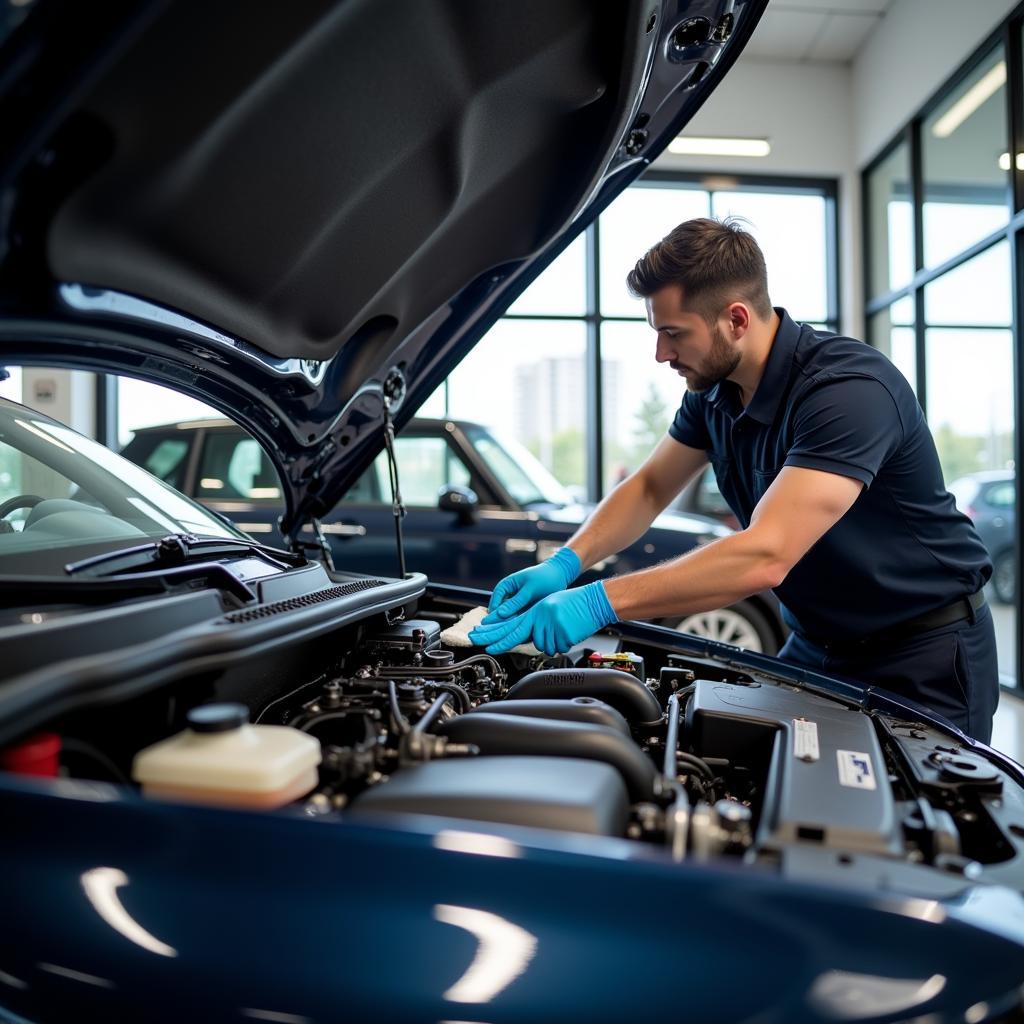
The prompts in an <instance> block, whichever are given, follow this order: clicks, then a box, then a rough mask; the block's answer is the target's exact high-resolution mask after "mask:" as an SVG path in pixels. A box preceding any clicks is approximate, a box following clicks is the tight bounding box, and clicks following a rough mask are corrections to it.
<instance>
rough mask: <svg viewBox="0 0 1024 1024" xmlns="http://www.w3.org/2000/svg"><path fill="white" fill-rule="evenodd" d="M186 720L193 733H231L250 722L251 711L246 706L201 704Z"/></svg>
mask: <svg viewBox="0 0 1024 1024" xmlns="http://www.w3.org/2000/svg"><path fill="white" fill-rule="evenodd" d="M185 718H186V721H187V722H188V726H189V728H190V729H191V730H192V731H193V732H230V731H231V730H232V729H240V728H241V727H242V726H243V725H245V724H246V723H247V722H248V721H249V709H248V708H247V707H246V706H245V705H244V704H226V703H225V704H200V705H199V707H197V708H193V709H192V710H191V711H190V712H189V713H188V714H187V715H186V716H185Z"/></svg>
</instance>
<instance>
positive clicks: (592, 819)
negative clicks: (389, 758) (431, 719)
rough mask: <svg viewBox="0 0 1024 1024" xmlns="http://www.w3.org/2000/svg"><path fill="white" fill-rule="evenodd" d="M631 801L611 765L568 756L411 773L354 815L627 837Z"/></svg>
mask: <svg viewBox="0 0 1024 1024" xmlns="http://www.w3.org/2000/svg"><path fill="white" fill-rule="evenodd" d="M628 810H629V801H628V798H627V795H626V787H625V784H624V783H623V781H622V777H621V776H620V775H619V773H618V772H617V771H616V770H615V769H614V768H612V767H611V766H610V765H607V764H601V763H600V762H598V761H584V760H580V759H576V758H568V757H481V758H471V759H468V760H453V761H430V762H428V763H427V764H422V765H417V766H416V767H413V768H406V769H404V770H402V771H401V772H398V773H396V774H395V775H394V777H393V778H392V779H391V780H390V781H388V782H385V783H381V784H380V785H378V786H375V787H373V789H369V790H367V791H366V792H365V793H363V794H362V795H361V796H360V797H359V798H358V799H357V800H356V801H355V802H354V803H353V805H352V811H351V812H350V813H351V814H352V815H353V816H358V815H360V814H367V813H380V812H386V813H391V814H399V813H405V814H436V815H440V816H442V817H446V818H467V819H470V820H473V821H499V822H504V823H505V824H508V825H528V826H531V827H533V828H555V829H564V830H565V831H568V832H589V833H591V834H594V835H608V836H617V835H622V833H623V831H624V830H625V827H626V819H627V816H628Z"/></svg>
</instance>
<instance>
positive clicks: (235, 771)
mask: <svg viewBox="0 0 1024 1024" xmlns="http://www.w3.org/2000/svg"><path fill="white" fill-rule="evenodd" d="M188 724H189V728H188V729H186V730H185V731H184V732H181V733H178V734H177V735H176V736H171V737H170V738H169V739H166V740H161V741H160V742H159V743H154V744H153V745H152V746H151V747H147V748H146V749H145V750H142V751H140V752H139V753H138V754H136V756H135V760H134V762H133V763H132V777H133V778H134V779H135V781H136V782H138V783H139V784H140V785H141V786H142V789H143V792H144V793H145V794H146V795H147V796H152V797H159V798H163V799H167V800H183V801H190V802H199V803H208V804H219V805H221V806H226V807H249V808H262V809H270V808H274V807H283V806H284V805H285V804H288V803H291V802H292V801H293V800H297V799H298V798H299V797H302V796H305V795H306V794H307V793H309V792H310V791H311V790H313V789H315V788H316V785H317V781H318V773H317V765H319V764H320V741H319V740H317V739H315V738H314V737H313V736H310V735H308V734H307V733H304V732H300V731H299V730H298V729H292V728H291V727H290V726H286V725H250V724H249V709H248V708H247V707H246V706H245V705H244V704H204V705H200V706H199V707H196V708H193V709H192V710H191V711H190V712H189V714H188Z"/></svg>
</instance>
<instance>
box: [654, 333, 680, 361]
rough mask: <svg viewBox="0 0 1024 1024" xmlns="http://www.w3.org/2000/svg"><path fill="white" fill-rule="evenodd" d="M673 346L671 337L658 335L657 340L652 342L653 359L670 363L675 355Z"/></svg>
mask: <svg viewBox="0 0 1024 1024" xmlns="http://www.w3.org/2000/svg"><path fill="white" fill-rule="evenodd" d="M675 354H676V352H675V346H674V345H673V344H672V339H671V338H667V337H665V335H663V334H659V335H658V340H657V341H656V342H655V344H654V359H655V361H656V362H659V363H670V362H672V360H673V358H674V357H675Z"/></svg>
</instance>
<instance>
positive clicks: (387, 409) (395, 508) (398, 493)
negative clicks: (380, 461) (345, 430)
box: [384, 392, 405, 580]
mask: <svg viewBox="0 0 1024 1024" xmlns="http://www.w3.org/2000/svg"><path fill="white" fill-rule="evenodd" d="M384 447H385V448H386V449H387V453H388V480H389V482H390V484H391V512H392V514H393V515H394V517H395V547H396V549H397V551H398V572H399V576H400V578H401V579H403V580H404V579H405V542H404V541H403V539H402V520H403V519H404V518H405V505H404V503H403V502H402V490H401V488H400V487H399V484H398V459H397V458H396V457H395V422H394V420H393V419H392V418H391V400H390V398H389V397H388V395H387V393H386V392H385V396H384Z"/></svg>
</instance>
